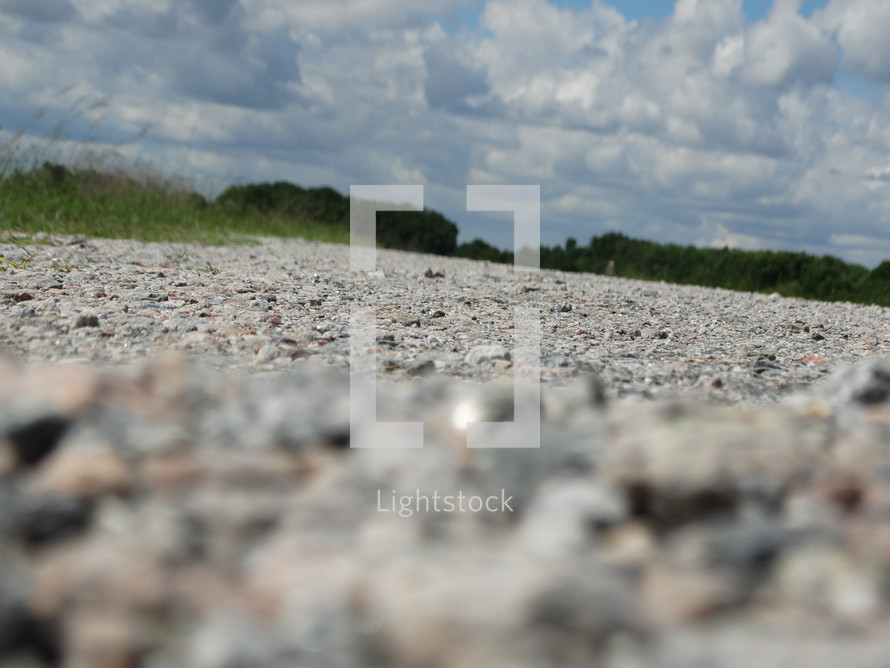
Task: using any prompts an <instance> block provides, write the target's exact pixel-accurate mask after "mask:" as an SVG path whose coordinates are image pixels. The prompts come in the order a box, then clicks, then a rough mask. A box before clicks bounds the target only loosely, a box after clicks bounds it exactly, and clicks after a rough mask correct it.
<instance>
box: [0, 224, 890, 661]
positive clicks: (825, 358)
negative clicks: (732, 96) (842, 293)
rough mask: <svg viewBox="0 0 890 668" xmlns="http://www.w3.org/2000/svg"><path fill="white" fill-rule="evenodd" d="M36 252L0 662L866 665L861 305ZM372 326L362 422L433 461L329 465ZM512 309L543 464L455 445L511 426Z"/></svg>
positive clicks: (13, 435) (889, 463) (7, 318)
mask: <svg viewBox="0 0 890 668" xmlns="http://www.w3.org/2000/svg"><path fill="white" fill-rule="evenodd" d="M44 242H46V245H45V246H40V245H37V244H34V245H33V249H34V253H35V257H34V259H33V260H32V262H31V264H30V265H29V268H28V270H27V271H18V270H8V271H7V272H6V273H5V274H3V275H2V277H0V281H2V282H3V288H2V289H0V295H2V297H0V341H2V354H0V505H2V506H3V508H4V513H3V514H2V517H0V663H3V665H22V666H34V667H44V666H46V667H49V666H56V665H66V666H100V667H101V666H125V665H144V666H148V667H150V668H173V667H174V666H183V665H194V666H201V668H224V667H227V666H233V665H250V666H256V667H258V668H266V667H268V668H273V667H277V666H285V665H288V666H290V665H301V666H303V665H305V666H371V665H374V666H392V667H394V668H399V667H406V668H407V667H411V666H429V667H435V668H463V667H469V666H479V665H487V666H493V667H495V668H500V667H506V666H511V667H519V668H532V667H535V666H542V665H566V666H586V665H603V666H611V667H616V666H663V667H665V668H685V667H686V666H691V665H708V666H715V667H716V668H731V667H734V666H748V665H762V666H771V665H775V666H780V665H788V664H789V663H791V662H792V661H793V662H795V663H801V664H802V665H813V666H833V665H837V664H838V663H840V662H843V664H844V665H846V666H850V667H851V668H855V667H858V666H863V667H864V666H879V665H884V664H885V663H886V656H887V655H888V652H890V644H888V641H887V638H890V596H888V592H887V588H886V584H885V583H886V576H887V573H888V572H890V520H888V517H890V514H888V512H887V511H888V509H890V450H888V448H887V446H886V444H887V443H888V442H890V363H888V362H887V361H886V360H887V349H886V346H887V343H886V341H885V340H884V336H885V331H886V330H885V325H884V323H885V322H886V316H887V313H886V311H885V310H884V309H881V308H876V307H868V306H854V305H850V304H824V303H819V302H807V301H803V300H794V299H784V298H780V297H778V296H765V295H754V294H748V293H733V292H728V291H724V290H707V289H703V288H694V287H688V286H672V285H666V284H651V283H642V282H638V281H630V280H626V279H620V278H616V277H614V276H613V277H610V278H608V277H602V276H595V275H583V274H563V273H560V272H550V271H543V272H540V273H539V274H535V275H533V276H532V277H531V278H530V277H529V275H528V274H522V275H515V274H513V273H512V271H511V270H510V268H509V267H505V266H503V265H497V264H492V263H476V262H470V261H464V260H456V259H449V258H431V257H429V256H420V255H414V254H410V253H399V252H394V251H381V252H380V253H379V257H378V269H377V270H376V271H375V272H371V273H368V274H357V273H351V272H349V270H348V255H347V253H346V249H345V248H343V247H337V246H329V245H325V244H318V243H309V242H303V241H298V240H296V241H294V240H289V241H282V240H270V239H259V240H257V241H256V243H255V244H254V245H245V246H238V247H231V248H213V247H202V246H193V245H190V246H183V245H176V244H140V243H136V242H130V241H103V240H89V239H83V238H78V239H65V238H48V239H45V240H44ZM7 248H8V247H6V246H3V247H2V249H3V250H0V252H5V250H6V249H7ZM44 256H45V257H44ZM52 258H64V259H63V260H62V261H60V262H58V263H56V267H57V266H62V265H64V266H72V267H74V268H73V269H72V270H71V271H70V272H62V271H59V270H58V269H57V268H54V267H53V261H54V260H53V259H52ZM208 266H209V267H212V268H214V271H213V272H211V271H208V270H206V267H208ZM431 267H434V269H432V268H431ZM217 270H218V271H217ZM23 295H27V296H28V297H31V298H30V299H29V298H26V297H23ZM372 304H373V305H375V308H377V312H378V317H377V333H376V339H377V341H376V347H377V348H378V349H379V352H378V354H377V355H378V359H377V364H378V367H377V373H378V381H379V382H378V397H377V399H378V401H377V410H378V416H379V419H382V420H408V421H417V420H419V419H422V420H423V422H424V447H423V448H422V449H417V450H387V449H383V450H376V449H362V450H353V449H350V448H349V443H350V430H349V374H348V366H349V365H348V359H349V309H350V307H351V306H353V305H361V306H367V305H372ZM514 306H528V307H532V308H536V309H538V310H539V312H540V314H541V323H542V329H541V331H542V354H541V361H542V365H541V368H540V377H541V379H542V388H541V406H542V413H541V442H542V447H541V448H540V449H532V450H513V449H503V448H481V449H473V450H469V449H467V448H466V447H465V444H466V433H467V422H468V421H473V420H489V421H497V420H510V419H512V418H513V403H512V401H513V391H512V381H511V376H512V373H513V369H512V362H511V359H512V355H511V350H512V345H513V343H512V339H513V330H512V324H513V316H512V308H513V307H514ZM569 306H570V308H566V307H569ZM23 308H24V309H30V310H23ZM78 323H82V324H80V326H78ZM815 333H818V334H819V335H820V336H821V337H823V338H817V337H815V336H813V335H814V334H815ZM459 495H462V496H461V498H464V499H465V500H466V499H467V498H469V497H475V498H477V499H479V500H483V499H488V500H489V504H491V503H493V505H492V506H491V508H493V509H490V508H488V507H486V509H485V510H482V507H481V506H473V505H472V503H469V504H465V505H459V507H456V508H452V509H450V510H445V509H443V508H441V509H440V508H439V506H437V504H440V503H441V502H442V500H443V499H444V498H445V497H449V498H450V499H452V501H456V500H457V498H458V497H459ZM502 503H505V504H506V506H507V507H504V506H503V505H502ZM483 505H484V504H483Z"/></svg>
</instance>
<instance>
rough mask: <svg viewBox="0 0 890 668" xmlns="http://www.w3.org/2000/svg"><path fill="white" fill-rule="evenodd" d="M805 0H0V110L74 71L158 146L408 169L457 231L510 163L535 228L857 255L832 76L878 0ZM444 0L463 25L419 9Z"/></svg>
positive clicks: (878, 77)
mask: <svg viewBox="0 0 890 668" xmlns="http://www.w3.org/2000/svg"><path fill="white" fill-rule="evenodd" d="M825 2H826V5H825V6H824V8H823V9H821V10H819V11H816V12H814V13H813V15H812V16H811V17H809V18H807V17H804V16H802V15H801V14H800V12H799V8H800V6H801V5H800V2H799V0H776V1H775V2H774V4H773V7H772V9H771V10H770V11H769V12H767V13H766V14H765V15H764V16H763V18H761V19H760V20H758V21H756V22H751V21H749V20H747V19H746V16H745V11H744V9H745V7H744V5H743V2H742V0H677V2H676V3H675V5H674V9H673V12H672V14H671V15H670V16H668V17H667V18H666V19H664V20H663V21H660V22H655V21H652V20H650V19H640V20H630V19H628V18H627V17H625V16H623V15H622V14H621V12H620V11H618V10H617V9H616V8H614V7H612V6H610V5H609V4H608V3H607V2H605V1H603V0H593V1H592V2H591V3H590V4H589V5H588V6H587V7H585V8H583V9H579V10H571V9H565V8H559V7H557V6H555V4H552V2H550V1H548V0H430V1H429V2H426V3H417V2H413V1H409V0H343V2H337V3H333V2H330V1H329V0H46V2H33V3H25V2H24V1H23V0H0V30H3V32H4V35H8V36H9V37H8V39H6V38H5V39H4V41H3V43H2V44H0V85H2V86H3V87H4V90H5V91H7V96H6V98H5V101H0V114H2V117H0V121H3V124H4V126H6V127H7V128H8V127H10V123H11V121H10V119H13V121H14V120H15V119H17V118H24V117H26V116H27V109H28V107H29V105H30V106H31V107H32V112H31V113H33V109H36V108H37V107H38V106H42V105H49V106H52V105H56V106H57V107H58V108H60V109H64V106H65V105H66V104H68V102H67V101H65V100H61V99H57V98H55V97H53V95H54V93H55V91H57V90H58V89H59V88H61V87H62V86H65V85H68V84H72V83H75V84H78V88H77V91H78V92H77V94H84V93H86V94H87V95H88V96H90V97H97V98H98V97H108V98H109V99H110V103H109V106H108V108H107V109H105V110H104V113H105V121H104V123H106V124H108V125H111V126H112V127H113V128H115V129H116V131H117V132H118V133H127V132H129V133H131V134H132V133H134V132H135V131H136V130H137V129H138V128H140V127H142V126H144V125H145V124H146V123H151V124H152V126H153V128H154V129H153V131H152V133H151V134H150V135H149V137H148V138H146V140H145V143H144V144H143V148H144V150H145V151H146V152H147V153H148V154H149V155H150V156H152V157H155V158H156V159H157V160H158V161H160V162H161V163H163V164H168V165H171V166H172V167H173V168H174V169H176V168H178V167H179V166H181V165H193V166H194V167H195V168H196V169H201V170H209V171H211V172H213V174H212V175H213V176H215V177H217V178H219V179H222V180H223V181H226V180H228V181H231V180H277V179H282V178H283V179H290V180H293V181H296V182H299V183H303V184H306V185H320V184H322V183H326V184H330V185H333V186H334V187H336V188H338V189H340V190H342V191H346V190H347V189H348V186H349V185H350V184H351V183H386V182H389V181H397V182H404V183H407V182H418V183H421V182H422V183H425V184H426V185H427V189H428V195H427V204H428V206H432V207H434V208H442V209H444V210H445V213H446V214H447V215H449V216H451V217H453V218H454V219H456V220H457V221H458V222H459V224H460V225H461V227H462V230H463V234H464V236H465V237H467V238H472V237H473V236H479V235H480V234H481V235H482V236H485V234H486V230H485V229H484V228H482V227H479V226H477V227H475V228H474V227H473V225H474V224H475V223H474V222H473V221H474V220H475V218H474V217H473V216H470V215H468V214H467V212H465V211H464V210H463V208H464V205H465V190H464V188H465V186H466V184H467V183H532V184H540V185H541V193H542V198H543V201H542V216H543V220H544V223H545V227H544V230H543V241H544V243H548V244H552V243H557V242H561V241H563V240H564V238H565V237H566V236H569V235H571V236H574V237H576V238H578V239H579V240H585V239H586V238H589V236H591V235H593V234H598V233H601V232H603V231H604V230H606V229H620V230H622V231H624V232H626V233H628V234H630V235H637V236H652V237H654V238H656V239H657V240H660V241H673V242H677V243H698V244H703V245H711V244H720V245H723V244H728V245H737V246H740V247H750V248H754V247H763V248H770V247H786V248H787V247H790V248H808V249H811V250H819V251H820V252H836V253H838V254H840V255H843V256H844V257H848V258H870V260H869V261H872V260H876V259H877V258H876V255H875V253H876V252H877V251H874V250H873V249H875V248H878V249H880V248H883V246H881V245H880V243H878V240H879V239H880V238H886V235H887V232H886V230H887V229H888V226H890V177H888V174H890V163H888V159H887V156H888V155H890V109H888V108H887V106H886V105H885V104H882V102H881V101H880V95H879V94H878V95H871V96H858V95H856V94H854V93H852V92H850V91H849V90H845V89H844V88H842V87H839V86H837V85H836V83H835V82H836V81H837V80H838V79H839V76H840V75H842V74H843V73H844V72H846V73H852V74H856V75H859V76H861V77H864V78H866V79H868V80H869V81H872V82H874V86H876V87H877V88H876V90H877V92H878V93H880V91H881V90H883V91H884V93H885V94H886V93H887V91H886V89H883V88H881V87H883V86H885V85H886V84H888V83H890V56H888V55H887V54H888V51H887V49H885V48H883V42H882V41H881V40H882V39H883V36H884V35H886V34H890V6H888V5H887V3H886V2H883V0H825ZM466 7H476V8H477V9H479V12H480V13H479V19H478V25H476V24H473V25H465V26H464V27H463V28H462V29H458V30H455V29H454V25H453V22H452V24H450V27H449V30H448V31H446V30H444V29H443V28H442V25H443V24H448V23H449V21H451V19H452V17H453V12H454V11H455V10H456V9H459V8H466ZM50 10H52V11H50ZM48 22H51V23H48ZM48 26H50V27H51V30H52V31H54V32H53V33H52V34H53V38H52V39H47V38H46V35H48V34H50V28H48ZM26 50H27V52H28V53H30V54H31V55H30V56H29V57H28V58H23V57H22V56H21V55H20V54H21V53H24V52H26ZM868 240H871V241H872V242H873V243H872V244H871V246H869V241H868ZM869 248H871V249H872V251H871V254H869Z"/></svg>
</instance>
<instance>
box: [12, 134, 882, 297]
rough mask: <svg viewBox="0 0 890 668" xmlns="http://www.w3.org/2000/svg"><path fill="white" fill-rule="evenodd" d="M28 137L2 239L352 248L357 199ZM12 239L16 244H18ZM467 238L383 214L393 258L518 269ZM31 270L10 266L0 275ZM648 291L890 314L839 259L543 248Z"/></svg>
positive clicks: (876, 284)
mask: <svg viewBox="0 0 890 668" xmlns="http://www.w3.org/2000/svg"><path fill="white" fill-rule="evenodd" d="M22 136H23V131H20V132H19V133H17V134H16V135H14V136H12V138H11V139H9V140H7V141H6V142H5V143H4V144H0V230H2V231H5V232H6V233H7V237H8V238H12V239H22V238H28V237H30V236H31V235H34V234H37V233H47V234H71V235H73V234H80V235H85V236H88V237H106V238H128V239H136V240H141V241H179V242H185V241H197V242H201V243H205V244H229V243H242V242H249V240H250V238H251V237H254V236H278V237H302V238H305V239H310V240H319V241H329V242H335V243H348V242H349V198H348V196H346V195H342V194H340V193H338V192H337V191H336V190H333V189H332V188H327V187H322V188H302V187H300V186H297V185H294V184H292V183H287V182H283V181H282V182H278V183H257V184H246V185H236V186H232V187H230V188H228V189H226V190H224V191H223V192H222V193H221V194H220V195H219V196H218V197H216V198H215V199H213V200H208V199H206V198H205V197H203V196H202V195H200V194H198V193H197V192H195V189H194V188H193V187H190V186H189V185H188V183H187V182H184V181H182V180H176V179H169V178H165V177H164V176H163V175H161V174H159V173H158V172H157V171H156V170H152V169H150V168H148V167H145V166H143V167H141V168H140V167H139V166H136V167H133V166H127V165H126V164H124V163H123V162H122V161H120V160H102V161H95V160H83V159H81V160H79V161H78V160H74V161H73V162H69V164H71V165H73V166H65V165H64V164H62V163H61V162H59V161H53V160H41V159H40V158H41V157H46V156H42V155H41V154H39V153H34V152H33V148H32V149H29V150H31V151H32V153H31V154H29V155H22ZM10 235H11V236H10ZM457 236H458V228H457V226H456V225H455V224H454V223H453V222H452V221H450V220H448V219H447V218H445V217H444V216H443V215H442V214H441V213H438V212H436V211H432V210H424V211H422V212H416V211H415V212H412V211H400V212H380V213H378V214H377V242H378V245H379V246H381V247H384V248H395V249H402V250H409V251H418V252H426V253H434V254H438V255H445V256H456V257H464V258H471V259H477V260H488V261H491V262H504V263H510V262H512V261H513V254H512V252H509V251H504V250H501V249H498V248H495V247H494V246H492V245H490V244H488V243H487V242H485V241H482V240H480V239H475V240H473V241H471V242H469V243H462V244H460V245H458V244H457ZM25 261H27V255H26V256H25V260H21V259H19V260H16V261H13V260H10V259H6V258H0V265H2V266H0V270H4V269H7V268H9V267H13V268H15V267H16V264H15V263H19V264H21V263H22V262H25ZM610 262H613V263H614V265H613V266H614V275H616V276H622V277H627V278H639V279H644V280H650V281H660V280H663V281H667V282H670V283H685V284H695V285H702V286H710V287H722V288H727V289H731V290H742V291H749V292H763V293H772V292H778V293H779V294H781V295H784V296H788V297H803V298H807V299H819V300H825V301H850V302H857V303H863V304H878V305H881V306H890V260H888V261H885V262H883V263H881V264H880V266H878V267H877V268H875V269H874V270H872V271H870V270H868V269H867V268H865V267H862V266H860V265H856V264H850V263H847V262H844V261H842V260H839V259H837V258H835V257H832V256H822V257H817V256H812V255H808V254H806V253H792V252H784V251H780V252H773V251H742V250H735V249H728V248H723V249H713V248H696V247H693V246H679V245H676V244H658V243H655V242H651V241H644V240H640V239H632V238H630V237H627V236H625V235H623V234H620V233H616V232H610V233H607V234H604V235H602V236H594V237H592V238H591V239H590V242H589V243H588V244H586V245H579V244H578V242H577V241H576V240H575V239H571V238H570V239H567V240H566V243H565V245H564V246H560V245H556V246H550V247H548V246H542V247H541V266H542V268H545V269H559V270H563V271H582V272H592V273H600V274H602V273H606V267H607V266H608V265H609V263H610Z"/></svg>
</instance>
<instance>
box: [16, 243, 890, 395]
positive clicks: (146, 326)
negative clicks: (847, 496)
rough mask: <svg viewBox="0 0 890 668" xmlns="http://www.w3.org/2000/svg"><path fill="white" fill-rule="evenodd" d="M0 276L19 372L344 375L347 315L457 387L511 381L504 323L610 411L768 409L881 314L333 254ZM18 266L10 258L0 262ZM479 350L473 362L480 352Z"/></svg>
mask: <svg viewBox="0 0 890 668" xmlns="http://www.w3.org/2000/svg"><path fill="white" fill-rule="evenodd" d="M27 248H28V252H30V253H33V254H34V256H33V258H32V260H31V262H30V264H29V265H28V268H27V270H24V271H19V270H14V269H12V268H8V270H7V272H6V273H5V274H2V275H0V285H2V291H0V350H2V349H5V350H6V351H7V352H9V353H12V354H14V355H15V356H17V357H19V358H21V359H24V360H29V361H36V360H45V361H52V362H62V361H64V362H66V363H68V362H76V361H82V362H88V363H96V362H126V361H132V360H138V359H144V358H149V357H153V356H156V355H157V354H158V353H160V352H163V351H166V350H175V351H182V352H185V353H189V354H193V355H195V356H198V357H200V358H201V359H202V360H204V361H206V362H209V363H210V364H212V365H213V366H215V367H217V368H220V369H227V370H238V371H250V372H254V371H269V370H286V369H289V368H292V367H293V366H294V365H296V364H300V363H301V362H303V361H305V360H313V361H316V362H321V363H324V364H329V365H333V366H336V367H340V368H348V354H349V338H348V318H349V312H350V308H351V307H353V306H374V307H376V309H377V312H378V319H377V327H378V329H377V337H378V344H379V347H380V353H379V355H378V367H379V369H380V373H381V377H383V376H386V377H388V378H390V379H393V380H398V379H403V378H406V377H409V378H410V377H413V376H416V375H421V374H424V373H428V372H435V373H439V374H443V375H446V376H459V377H465V378H472V379H481V378H490V377H492V376H499V375H504V374H508V373H512V372H511V371H510V367H511V363H510V361H509V356H510V349H511V348H512V338H513V336H512V334H513V333H512V318H513V315H512V314H513V308H514V307H517V306H524V307H532V308H536V309H538V310H539V311H540V312H541V318H542V320H541V322H542V326H541V327H542V350H541V362H542V366H543V368H542V378H543V379H544V380H545V381H551V380H560V379H565V378H568V377H571V376H574V375H577V374H578V373H579V372H590V371H592V372H595V373H597V374H599V375H600V377H601V378H602V379H603V380H604V382H605V385H606V388H607V390H606V391H607V393H608V394H609V396H610V397H611V398H616V397H624V396H632V397H644V398H660V397H674V396H682V395H691V396H696V397H699V398H703V399H705V400H708V401H710V402H712V403H727V404H735V403H772V402H775V401H777V400H778V399H779V398H781V397H782V396H783V395H786V394H788V393H790V392H792V391H794V390H798V389H800V388H802V387H804V386H807V385H809V384H811V383H813V382H816V381H818V380H820V379H821V378H823V377H824V376H825V374H826V373H827V372H829V371H830V370H831V369H833V368H835V367H837V366H839V365H843V364H849V363H855V362H857V361H860V360H861V359H863V358H865V357H868V356H871V355H878V356H886V355H887V353H888V345H890V342H888V340H887V336H886V328H887V309H885V308H881V307H863V306H859V305H851V304H829V303H823V302H812V301H806V300H800V299H784V298H781V297H779V296H778V295H773V296H765V295H760V294H752V293H737V292H729V291H724V290H714V289H707V288H697V287H690V286H676V285H666V284H656V283H646V282H641V281H633V280H626V279H620V278H607V277H604V276H598V275H592V274H572V273H563V272H555V271H542V272H540V273H536V274H527V273H520V274H517V273H514V272H513V271H512V267H510V266H507V265H499V264H491V263H479V262H473V261H468V260H459V259H450V258H442V257H437V256H431V255H418V254H412V253H402V252H396V251H381V252H380V253H379V254H378V268H379V270H378V271H377V272H374V273H371V274H353V273H350V272H349V269H348V264H349V263H348V249H347V247H345V246H337V245H332V244H322V243H315V242H308V243H307V242H304V241H302V240H279V239H262V240H260V241H259V243H258V244H256V245H249V246H230V247H224V248H214V247H203V246H199V245H181V244H144V243H136V242H131V241H110V240H77V239H67V240H63V242H62V243H60V244H59V245H30V246H28V247H27ZM0 255H2V256H3V257H6V258H7V259H12V260H14V261H15V260H19V259H21V258H22V257H23V256H24V255H25V251H24V250H23V249H22V248H20V247H17V246H15V245H8V244H7V245H0ZM482 346H487V347H486V348H481V347H482Z"/></svg>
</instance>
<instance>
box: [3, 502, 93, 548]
mask: <svg viewBox="0 0 890 668" xmlns="http://www.w3.org/2000/svg"><path fill="white" fill-rule="evenodd" d="M91 511H92V508H91V505H90V503H89V502H87V501H86V500H85V499H78V498H72V497H65V496H37V497H30V498H28V497H25V498H24V499H22V500H21V501H20V505H19V507H18V508H17V509H16V512H15V520H14V522H13V527H12V529H13V531H14V532H15V533H16V534H17V535H18V536H19V537H20V538H21V539H22V540H23V541H24V542H25V543H27V544H28V545H32V546H44V545H50V544H53V543H57V542H59V541H62V540H65V539H66V538H71V537H73V536H76V535H78V534H80V533H83V532H84V531H85V530H86V529H87V528H88V527H89V524H90V516H91V514H92V513H91Z"/></svg>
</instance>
